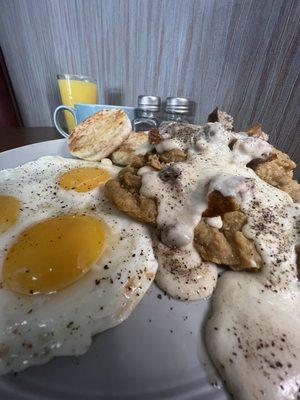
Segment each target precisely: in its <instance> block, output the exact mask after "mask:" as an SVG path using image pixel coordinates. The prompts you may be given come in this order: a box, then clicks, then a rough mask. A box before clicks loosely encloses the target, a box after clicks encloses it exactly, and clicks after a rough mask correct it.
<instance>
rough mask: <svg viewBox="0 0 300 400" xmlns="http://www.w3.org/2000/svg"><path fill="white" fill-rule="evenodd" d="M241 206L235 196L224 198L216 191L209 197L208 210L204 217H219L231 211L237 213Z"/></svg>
mask: <svg viewBox="0 0 300 400" xmlns="http://www.w3.org/2000/svg"><path fill="white" fill-rule="evenodd" d="M238 209H239V205H238V203H237V201H236V199H235V197H234V196H226V197H225V196H223V195H222V194H221V193H220V192H219V191H218V190H214V191H213V192H211V193H210V194H209V195H208V203H207V209H206V210H205V211H204V213H203V214H202V216H203V217H210V218H211V217H217V216H219V215H223V214H224V213H226V212H229V211H236V210H238Z"/></svg>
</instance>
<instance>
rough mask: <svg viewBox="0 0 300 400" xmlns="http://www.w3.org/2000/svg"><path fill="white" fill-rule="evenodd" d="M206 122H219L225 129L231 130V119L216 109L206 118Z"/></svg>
mask: <svg viewBox="0 0 300 400" xmlns="http://www.w3.org/2000/svg"><path fill="white" fill-rule="evenodd" d="M207 121H208V122H220V124H221V125H223V126H224V128H225V129H228V130H229V131H232V130H233V117H232V116H231V115H229V114H227V113H226V112H225V111H222V110H220V109H219V108H218V107H216V108H215V109H214V110H213V111H212V112H211V113H210V114H209V116H208V118H207Z"/></svg>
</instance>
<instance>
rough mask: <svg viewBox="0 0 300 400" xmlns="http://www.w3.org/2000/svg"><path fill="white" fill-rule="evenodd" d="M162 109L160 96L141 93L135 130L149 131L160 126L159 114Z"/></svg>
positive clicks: (134, 124)
mask: <svg viewBox="0 0 300 400" xmlns="http://www.w3.org/2000/svg"><path fill="white" fill-rule="evenodd" d="M159 110H160V97H158V96H146V95H141V96H139V97H138V108H137V118H135V120H134V121H133V129H134V130H135V132H139V131H149V130H150V129H152V128H157V127H158V124H159V123H158V119H157V115H158V112H159Z"/></svg>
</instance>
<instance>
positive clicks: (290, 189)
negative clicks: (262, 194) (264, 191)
mask: <svg viewBox="0 0 300 400" xmlns="http://www.w3.org/2000/svg"><path fill="white" fill-rule="evenodd" d="M273 152H274V154H275V155H276V157H275V158H273V159H271V160H268V161H266V162H263V163H259V164H257V165H255V164H254V165H251V167H252V168H253V170H254V171H255V173H256V174H257V175H258V176H259V177H260V178H261V179H263V180H264V181H266V182H267V183H269V184H270V185H272V186H275V187H277V188H278V189H281V190H283V191H285V192H287V193H288V194H289V195H290V196H291V197H292V199H293V200H294V201H296V202H297V201H299V198H300V185H299V183H298V182H297V181H294V180H293V169H294V168H295V167H296V164H295V163H294V161H292V160H291V159H290V158H289V156H288V155H287V154H285V153H283V152H281V151H280V150H277V149H275V148H273Z"/></svg>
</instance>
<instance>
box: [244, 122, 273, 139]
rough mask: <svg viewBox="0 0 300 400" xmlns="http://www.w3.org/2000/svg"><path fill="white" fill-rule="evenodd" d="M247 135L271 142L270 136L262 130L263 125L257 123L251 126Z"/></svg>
mask: <svg viewBox="0 0 300 400" xmlns="http://www.w3.org/2000/svg"><path fill="white" fill-rule="evenodd" d="M246 133H247V135H248V136H252V137H257V138H259V139H262V140H266V141H268V140H269V136H268V135H267V134H266V133H265V132H264V131H263V130H262V127H261V124H258V123H255V124H253V125H251V126H250V127H249V128H248V129H247V130H246Z"/></svg>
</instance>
